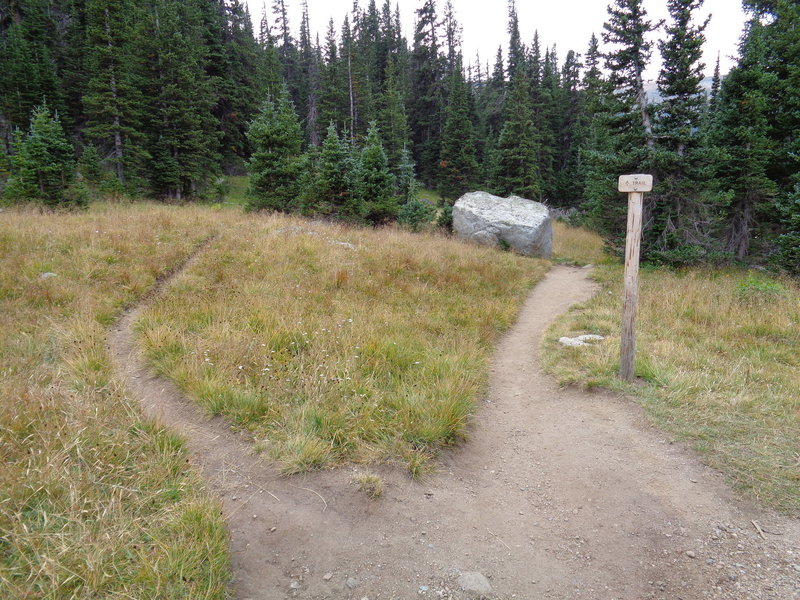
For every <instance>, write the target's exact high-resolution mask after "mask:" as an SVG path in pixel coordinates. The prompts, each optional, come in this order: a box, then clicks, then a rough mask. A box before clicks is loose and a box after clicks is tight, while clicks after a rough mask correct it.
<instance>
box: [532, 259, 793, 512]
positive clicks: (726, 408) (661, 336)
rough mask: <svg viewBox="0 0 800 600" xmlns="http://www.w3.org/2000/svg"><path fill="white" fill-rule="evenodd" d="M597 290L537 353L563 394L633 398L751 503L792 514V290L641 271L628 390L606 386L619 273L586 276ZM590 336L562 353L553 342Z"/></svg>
mask: <svg viewBox="0 0 800 600" xmlns="http://www.w3.org/2000/svg"><path fill="white" fill-rule="evenodd" d="M596 276H597V278H598V280H599V281H600V282H601V283H602V290H601V291H600V293H598V294H597V295H596V296H595V297H594V298H593V299H592V300H590V301H589V302H587V303H586V304H584V305H583V306H579V307H576V308H575V309H573V310H572V311H570V313H569V314H567V315H566V316H564V317H562V318H561V319H559V320H558V321H557V322H556V323H555V324H554V325H553V326H552V327H551V328H550V329H549V332H548V334H547V336H546V339H545V340H544V343H543V353H544V358H545V361H546V365H547V367H548V369H549V370H550V371H552V372H553V373H554V374H555V375H556V376H557V377H558V379H559V380H560V381H561V382H562V383H565V384H569V383H574V384H579V385H585V386H590V387H591V386H603V387H608V388H611V389H618V390H623V391H626V392H628V393H631V394H632V395H635V396H638V397H640V398H641V399H642V402H643V404H644V405H645V407H646V408H647V410H648V411H649V413H650V414H651V415H652V416H653V418H654V419H655V421H656V422H657V423H658V424H660V425H661V426H662V427H664V428H665V429H667V430H668V431H670V432H672V433H673V434H675V435H676V436H678V437H679V438H681V439H685V440H690V441H691V442H692V443H693V445H694V446H695V447H696V448H697V449H698V450H699V451H700V452H701V453H702V455H703V456H704V457H705V459H706V460H707V461H708V462H709V463H710V464H711V465H713V466H715V467H718V468H720V469H721V470H723V471H724V472H726V473H727V474H728V475H729V476H730V477H731V479H732V481H733V482H735V484H736V485H737V486H739V487H740V488H741V489H743V490H746V491H747V492H748V493H749V494H751V495H752V496H754V497H756V498H758V499H759V500H762V501H764V502H766V503H767V504H770V505H772V506H774V507H776V508H778V509H781V510H783V511H785V512H787V513H791V514H795V515H796V514H800V435H798V432H800V358H798V357H800V286H798V284H797V282H796V281H790V280H774V279H771V278H770V277H769V276H767V275H762V274H756V275H754V274H752V273H747V272H743V271H737V270H729V271H712V270H705V269H687V270H683V271H670V270H666V269H657V270H649V269H646V270H643V272H642V280H641V293H640V308H639V321H638V344H637V361H636V374H637V375H638V376H639V377H640V378H641V380H640V382H639V384H638V385H636V386H628V385H623V384H622V383H621V382H619V380H617V379H616V372H617V369H618V365H619V356H618V355H619V341H618V340H619V325H620V317H621V287H620V285H621V280H622V269H621V267H619V266H618V265H615V266H603V267H601V268H599V269H598V270H597V271H596ZM581 333H600V334H603V335H606V336H608V339H607V340H606V341H605V342H603V343H602V344H600V345H597V346H591V347H581V348H565V347H563V346H561V345H560V344H558V343H557V339H558V338H559V337H560V336H563V335H567V336H572V335H577V334H581Z"/></svg>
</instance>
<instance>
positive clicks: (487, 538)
mask: <svg viewBox="0 0 800 600" xmlns="http://www.w3.org/2000/svg"><path fill="white" fill-rule="evenodd" d="M168 283H169V280H167V281H165V282H163V284H162V287H163V285H166V284H168ZM159 291H160V288H159V289H157V290H156V291H155V293H156V294H157V293H158V292H159ZM592 292H593V285H592V283H591V282H590V281H588V280H587V279H586V271H585V270H582V269H577V268H571V267H556V268H554V269H553V270H552V271H551V272H550V274H549V275H548V276H547V277H546V278H545V279H544V280H543V281H542V282H541V283H540V284H539V285H538V286H537V287H536V289H535V290H534V291H533V292H532V293H531V295H530V297H529V298H528V300H527V302H526V303H525V305H524V307H523V308H522V310H521V312H520V315H519V320H518V322H517V324H516V325H515V326H514V327H513V329H511V330H510V331H509V332H508V334H507V335H506V336H505V337H504V338H503V339H502V340H501V342H500V344H499V346H498V348H497V351H496V355H495V357H494V361H493V369H492V377H491V383H490V387H489V390H488V394H487V397H486V398H485V399H484V400H483V401H482V402H481V404H480V406H479V407H478V410H477V414H476V415H475V418H474V419H473V425H472V427H471V431H470V437H469V441H468V442H466V443H463V444H461V445H460V446H458V447H456V448H453V449H451V450H448V451H447V452H445V453H444V454H443V455H442V457H441V460H440V461H439V465H438V471H437V472H436V473H435V474H434V475H432V476H430V477H429V478H428V479H427V480H425V481H423V482H421V483H418V482H414V481H412V480H410V479H409V478H408V476H407V475H406V474H404V473H403V472H402V471H400V470H397V469H393V468H390V467H377V468H373V469H372V471H373V472H376V473H379V474H380V475H381V476H382V477H383V478H384V481H385V484H386V485H385V491H384V494H383V496H382V497H381V498H379V499H377V500H374V501H370V500H369V499H367V497H366V495H365V494H364V493H363V492H361V491H359V490H358V489H357V487H356V486H355V485H353V484H352V483H351V479H352V477H353V470H352V469H339V470H334V471H326V472H321V473H313V474H309V475H306V476H296V477H289V478H286V477H281V476H279V475H278V473H277V470H276V469H275V467H274V466H273V465H271V464H270V463H269V462H268V461H267V460H266V459H263V458H260V457H258V456H256V455H255V454H254V453H253V451H252V444H251V443H250V442H249V440H248V439H247V438H246V437H245V436H244V435H239V434H236V433H233V432H232V431H231V430H230V428H229V427H228V426H227V425H226V423H225V422H224V421H223V420H222V419H219V418H213V419H209V418H208V417H207V416H206V415H205V414H203V412H202V411H201V410H200V409H199V408H197V407H196V406H195V405H194V404H192V403H191V402H190V401H188V400H187V399H185V398H184V396H183V395H182V394H181V393H180V392H179V391H178V390H177V389H176V388H175V386H174V385H173V384H172V383H170V382H169V381H166V380H164V379H163V378H159V377H156V376H153V375H152V373H151V372H150V371H149V369H148V368H147V366H146V365H145V363H144V361H143V359H142V358H141V356H140V354H139V352H138V351H137V349H136V344H135V341H134V335H133V333H132V330H131V325H132V323H133V322H134V321H135V320H136V318H137V316H138V315H139V312H140V310H141V306H140V307H138V308H134V309H133V310H131V311H129V312H128V313H126V314H125V315H124V317H123V318H121V319H120V321H119V322H118V324H117V327H116V328H115V329H114V331H113V332H112V335H111V338H110V347H111V351H112V355H113V357H114V361H115V365H116V367H117V368H118V369H119V372H120V374H121V375H122V376H123V377H124V379H125V382H126V385H127V387H128V389H129V391H130V393H131V394H133V395H134V396H135V397H136V398H137V399H138V400H139V401H140V402H141V405H142V407H143V409H144V411H145V412H146V413H147V414H148V415H151V416H152V417H153V418H156V419H158V420H160V421H162V422H164V423H165V424H167V425H168V426H170V427H173V428H174V429H176V430H178V431H180V432H182V433H183V434H184V435H185V436H186V438H187V440H188V447H189V450H190V453H191V461H192V463H193V464H194V465H195V466H196V467H197V468H199V469H200V471H201V472H202V474H203V475H204V477H205V478H206V479H207V481H208V483H209V486H210V488H211V489H212V491H214V492H215V493H216V494H218V495H219V497H221V498H222V500H223V504H224V511H225V513H226V516H227V521H228V526H229V529H230V533H231V549H232V553H233V568H234V581H233V584H232V589H233V592H234V593H235V595H236V596H237V598H239V599H240V600H244V599H252V600H268V599H269V600H271V599H283V598H306V599H315V600H316V599H319V600H321V599H323V598H329V599H350V598H354V599H356V600H361V599H364V598H367V599H369V600H376V599H391V598H396V599H410V598H419V597H430V598H454V599H456V598H458V599H460V598H467V597H477V595H472V596H470V595H469V594H468V593H467V592H464V591H462V590H461V586H460V585H459V583H458V578H459V575H460V573H463V572H472V571H477V572H480V573H483V574H484V575H485V576H487V577H488V578H489V581H490V582H491V587H492V592H491V593H489V594H487V595H486V597H488V598H502V599H510V598H520V599H540V598H541V599H544V598H548V599H549V598H554V599H555V598H559V599H570V600H573V599H598V600H599V599H602V600H611V599H616V600H643V599H665V600H666V599H669V600H677V599H684V600H695V599H701V598H712V599H730V600H734V599H735V600H745V599H756V598H758V599H761V598H764V599H766V598H770V599H775V600H796V599H799V598H800V524H798V522H797V521H795V520H791V519H787V518H783V517H779V516H776V515H774V514H771V513H769V512H767V511H765V510H764V509H761V508H758V507H757V506H754V505H752V504H750V503H748V502H747V501H744V500H742V499H741V498H738V497H737V496H735V495H734V494H733V492H731V490H730V488H729V487H728V486H727V484H726V483H725V481H724V478H723V477H722V476H721V475H719V474H718V473H716V472H714V471H713V470H711V469H709V468H707V467H704V466H702V465H701V464H700V463H699V461H698V460H697V459H696V457H695V456H694V455H693V453H692V452H691V451H689V450H687V449H686V448H685V447H683V446H682V445H681V444H678V443H673V441H672V440H671V439H670V436H669V435H668V434H665V433H663V432H662V431H660V430H658V429H655V428H654V427H652V426H651V425H649V423H648V421H647V419H646V418H645V417H644V416H643V413H642V411H641V409H640V408H639V406H638V405H637V404H636V403H635V402H634V401H633V400H630V399H627V398H624V397H618V396H616V395H612V394H609V393H586V392H583V391H580V390H576V389H559V388H558V387H557V386H556V385H555V384H554V383H553V381H552V380H551V378H549V377H548V376H545V375H543V374H542V373H541V371H540V369H539V366H538V361H537V347H538V343H539V340H540V338H541V335H542V332H543V330H544V328H545V327H546V326H547V324H548V323H549V322H550V321H551V320H552V319H553V318H554V317H555V316H556V315H558V314H559V313H561V312H563V311H565V310H566V309H567V308H568V307H569V306H570V305H571V304H572V303H574V302H578V301H581V300H584V299H587V298H588V297H589V296H590V295H591V294H592ZM753 522H755V523H756V524H758V527H760V528H761V533H759V531H758V530H757V528H756V526H755V525H754V523H753ZM762 536H763V537H762Z"/></svg>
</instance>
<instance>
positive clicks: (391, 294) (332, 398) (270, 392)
mask: <svg viewBox="0 0 800 600" xmlns="http://www.w3.org/2000/svg"><path fill="white" fill-rule="evenodd" d="M546 269H547V263H546V262H544V261H536V260H531V259H526V258H522V257H519V256H515V255H513V254H509V253H500V252H497V251H496V250H491V249H487V248H483V247H478V246H474V245H467V244H462V243H460V242H457V241H454V240H450V239H447V238H445V237H443V236H436V235H424V236H423V235H414V234H412V233H409V232H405V231H401V230H392V229H383V230H379V231H376V230H367V229H351V228H346V227H343V226H331V225H325V224H320V223H312V222H308V221H302V220H296V219H290V218H286V217H278V216H272V217H252V218H251V219H249V220H242V221H241V222H239V223H237V225H236V226H235V227H232V228H231V229H230V230H228V231H225V232H224V233H223V234H222V235H221V236H220V237H219V238H218V239H217V241H215V242H214V244H213V245H212V246H211V247H210V248H209V249H208V250H207V251H206V252H204V254H203V255H202V256H201V257H200V259H199V260H198V261H197V262H196V263H195V264H194V265H193V267H192V268H191V269H190V270H189V271H188V272H186V273H185V274H184V275H183V276H182V277H181V278H180V279H179V280H177V281H176V282H175V283H174V285H173V286H172V287H171V288H170V289H169V290H168V291H167V293H166V294H165V295H164V296H163V297H162V298H160V299H158V300H157V301H156V302H155V303H154V304H152V305H151V307H150V308H149V309H148V310H147V312H146V313H145V314H144V315H143V318H142V319H141V321H140V322H139V324H138V330H139V333H140V339H141V342H142V344H143V345H144V347H145V349H146V353H147V356H148V358H149V360H150V361H152V363H153V364H154V365H155V366H156V367H157V368H158V369H159V370H160V371H161V372H162V373H164V374H165V375H167V376H169V377H171V378H173V379H174V380H175V381H176V382H177V383H178V385H180V387H181V388H182V389H183V390H185V391H186V392H187V394H188V395H189V396H191V397H192V398H194V399H195V400H196V401H197V402H199V403H200V404H202V405H203V406H204V407H206V409H207V410H208V411H209V412H211V413H214V414H222V415H225V416H226V417H228V418H229V419H230V420H231V421H232V422H233V423H234V424H235V425H236V426H237V427H243V428H246V429H248V430H250V431H251V432H252V433H253V436H254V438H255V439H256V443H257V446H258V448H259V449H260V450H262V451H264V452H266V453H268V454H269V455H270V456H272V457H273V458H275V459H276V460H277V461H279V463H280V464H281V466H282V469H283V471H284V472H285V473H297V472H302V471H307V470H311V469H318V468H322V467H326V466H330V465H336V464H340V463H343V462H350V461H353V462H362V461H383V460H395V461H400V462H402V463H404V464H406V465H407V467H408V468H409V471H411V472H412V473H413V474H414V475H417V476H420V475H422V474H423V473H424V472H425V464H426V463H427V462H428V461H429V459H430V457H431V456H432V455H433V454H435V452H436V450H437V449H438V448H440V447H442V446H444V445H446V444H450V443H452V442H454V441H456V440H458V439H460V438H462V437H463V436H464V435H465V432H466V428H467V424H468V421H469V417H470V415H471V414H472V412H473V411H474V408H475V401H476V399H477V397H478V396H479V395H480V393H481V392H482V391H483V390H484V388H485V385H486V382H487V372H488V360H489V357H490V355H491V352H492V350H493V347H494V343H495V341H496V339H497V337H498V333H499V332H501V331H503V330H504V329H506V328H507V327H508V326H510V325H511V323H512V322H513V320H514V319H515V316H516V312H517V309H518V307H519V305H520V303H521V301H522V299H523V298H524V297H525V295H526V293H527V292H528V290H530V288H531V287H532V286H533V285H534V283H535V282H536V281H537V280H538V279H539V278H540V277H541V276H542V275H543V274H544V272H545V271H546Z"/></svg>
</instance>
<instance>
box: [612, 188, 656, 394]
mask: <svg viewBox="0 0 800 600" xmlns="http://www.w3.org/2000/svg"><path fill="white" fill-rule="evenodd" d="M652 189H653V176H652V175H643V174H638V175H622V176H620V178H619V191H620V192H628V234H627V238H626V240H625V297H624V300H623V307H622V340H621V343H620V354H619V376H620V379H623V380H625V381H631V380H632V379H633V367H634V358H635V356H636V309H637V304H638V301H639V251H640V248H641V245H642V200H643V197H644V192H650V191H652Z"/></svg>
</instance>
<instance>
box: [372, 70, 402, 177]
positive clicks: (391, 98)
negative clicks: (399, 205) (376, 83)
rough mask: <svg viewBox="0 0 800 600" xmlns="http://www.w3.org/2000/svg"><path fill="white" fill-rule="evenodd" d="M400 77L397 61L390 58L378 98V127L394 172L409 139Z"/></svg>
mask: <svg viewBox="0 0 800 600" xmlns="http://www.w3.org/2000/svg"><path fill="white" fill-rule="evenodd" d="M400 78H401V73H400V72H399V65H397V61H396V60H395V59H389V62H388V64H387V65H386V77H385V79H384V82H383V85H384V89H383V92H382V93H381V95H380V97H379V99H378V106H379V111H378V126H379V127H378V128H379V130H380V131H381V138H382V139H383V146H384V150H385V151H386V158H387V159H388V161H389V166H390V168H391V170H392V172H396V170H397V168H398V165H399V164H400V161H401V155H402V152H403V149H404V148H405V147H406V146H407V145H408V141H409V130H408V119H407V117H406V107H405V102H404V100H403V90H402V87H401V82H400Z"/></svg>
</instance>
